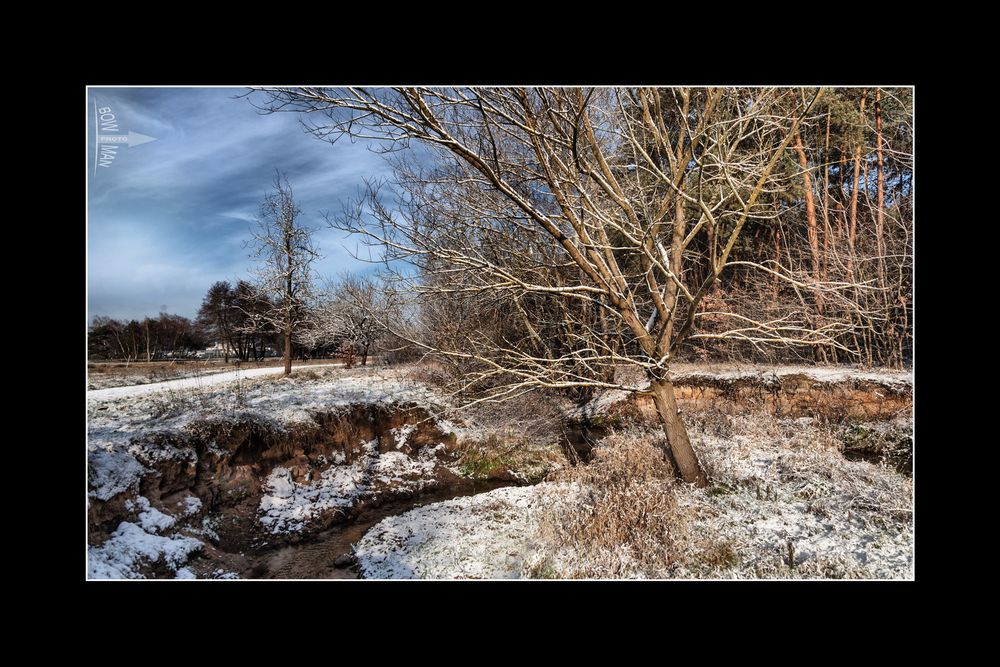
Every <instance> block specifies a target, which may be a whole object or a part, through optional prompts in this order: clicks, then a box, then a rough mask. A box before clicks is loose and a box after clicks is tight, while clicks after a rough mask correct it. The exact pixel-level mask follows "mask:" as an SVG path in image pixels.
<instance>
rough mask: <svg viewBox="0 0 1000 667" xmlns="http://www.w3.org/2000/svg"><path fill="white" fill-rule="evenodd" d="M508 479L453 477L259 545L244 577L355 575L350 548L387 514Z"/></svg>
mask: <svg viewBox="0 0 1000 667" xmlns="http://www.w3.org/2000/svg"><path fill="white" fill-rule="evenodd" d="M511 484H512V482H510V481H507V480H486V481H479V482H476V481H473V480H468V479H463V478H456V479H455V481H454V483H452V484H449V485H447V486H445V487H442V488H439V489H437V490H434V491H429V492H426V493H421V494H419V495H417V496H414V497H413V498H408V499H405V500H394V501H389V502H386V503H384V504H382V505H380V506H378V507H374V506H372V507H367V508H364V509H362V510H361V511H360V512H359V513H358V514H357V516H355V517H354V518H352V519H350V520H349V521H347V522H345V523H343V524H339V525H337V526H334V527H332V528H330V529H328V530H325V531H323V532H321V533H318V534H317V535H315V536H314V537H312V538H310V539H308V540H307V541H304V542H301V543H299V544H291V545H287V546H281V547H278V548H275V549H267V548H264V549H260V550H258V551H256V552H255V553H253V554H251V555H250V556H249V558H248V559H247V562H248V563H249V566H248V568H247V569H246V570H245V571H244V572H243V574H242V575H241V576H242V578H245V579H357V578H359V575H358V571H357V567H356V564H355V561H354V556H353V549H354V545H355V544H357V543H358V542H359V541H360V540H361V538H362V537H364V535H365V533H366V532H368V529H369V528H371V527H372V526H374V525H375V524H376V523H378V522H379V521H381V520H382V519H385V518H386V517H390V516H396V515H398V514H403V513H404V512H408V511H410V510H411V509H414V508H415V507H420V506H423V505H428V504H430V503H437V502H441V501H445V500H452V499H454V498H462V497H465V496H472V495H476V494H478V493H485V492H487V491H492V490H493V489H497V488H501V487H504V486H510V485H511Z"/></svg>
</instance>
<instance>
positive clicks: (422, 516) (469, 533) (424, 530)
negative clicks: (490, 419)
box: [355, 487, 542, 579]
mask: <svg viewBox="0 0 1000 667" xmlns="http://www.w3.org/2000/svg"><path fill="white" fill-rule="evenodd" d="M541 497H542V496H541V494H540V493H539V488H538V487H508V488H503V489H496V490H494V491H489V492H487V493H481V494H479V495H475V496H466V497H464V498H456V499H454V500H447V501H445V502H441V503H433V504H430V505H425V506H423V507H418V508H416V509H413V510H410V511H409V512H407V513H405V514H401V515H398V516H393V517H389V518H386V519H383V520H382V521H380V522H379V523H377V524H375V526H373V527H372V528H371V529H370V530H369V531H368V532H367V533H366V534H365V536H364V537H363V538H362V539H361V541H360V542H359V543H358V545H357V546H356V547H355V555H356V556H357V558H358V564H359V567H360V570H361V574H362V576H363V577H364V578H366V579H414V578H417V579H514V578H517V577H519V576H520V573H521V568H522V565H523V561H524V557H525V554H526V553H527V552H529V551H530V546H531V536H532V533H533V532H534V530H535V528H536V522H535V517H534V510H535V509H536V507H537V505H538V503H539V498H541Z"/></svg>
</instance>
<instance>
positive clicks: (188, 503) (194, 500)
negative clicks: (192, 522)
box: [184, 496, 201, 516]
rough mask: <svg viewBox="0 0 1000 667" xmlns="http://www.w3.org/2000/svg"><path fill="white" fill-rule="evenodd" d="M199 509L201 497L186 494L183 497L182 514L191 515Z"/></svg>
mask: <svg viewBox="0 0 1000 667" xmlns="http://www.w3.org/2000/svg"><path fill="white" fill-rule="evenodd" d="M200 511H201V498H199V497H198V496H188V497H186V498H185V499H184V516H191V515H192V514H197V513H198V512H200Z"/></svg>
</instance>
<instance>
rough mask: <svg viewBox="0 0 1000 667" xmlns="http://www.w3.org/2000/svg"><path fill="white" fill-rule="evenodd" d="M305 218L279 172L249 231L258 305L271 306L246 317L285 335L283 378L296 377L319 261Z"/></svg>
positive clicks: (286, 181) (289, 187)
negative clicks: (299, 332)
mask: <svg viewBox="0 0 1000 667" xmlns="http://www.w3.org/2000/svg"><path fill="white" fill-rule="evenodd" d="M301 213H302V209H301V208H299V205H298V204H297V203H296V202H295V197H294V195H293V193H292V186H291V185H290V184H289V182H288V178H287V177H285V176H283V175H281V174H280V173H277V172H276V173H275V177H274V191H273V192H270V193H268V194H267V195H265V196H264V200H263V201H262V202H261V205H260V215H259V216H258V218H257V226H256V228H255V229H254V230H253V231H252V232H251V234H252V239H253V240H252V244H253V254H252V255H251V256H252V257H254V258H256V259H257V261H258V265H257V269H256V274H257V289H258V290H259V292H260V296H261V299H259V300H258V301H259V302H263V303H271V304H273V305H272V306H271V307H270V308H269V309H268V310H267V312H264V313H247V314H248V316H249V315H253V316H255V317H257V316H260V317H263V318H264V319H265V320H266V321H267V324H268V325H270V327H272V328H273V329H274V330H275V331H277V332H278V333H280V334H281V337H282V340H283V343H284V362H285V375H290V374H291V372H292V338H293V336H294V335H295V332H296V328H297V327H298V326H299V324H300V323H301V322H302V321H303V319H304V317H305V314H306V311H307V310H308V301H309V298H310V295H311V293H312V275H311V267H312V263H313V261H315V260H316V258H317V257H319V254H318V252H317V250H316V248H315V247H314V246H313V242H312V232H313V230H311V229H310V228H308V227H303V226H302V225H301V224H299V223H298V218H299V216H300V215H301Z"/></svg>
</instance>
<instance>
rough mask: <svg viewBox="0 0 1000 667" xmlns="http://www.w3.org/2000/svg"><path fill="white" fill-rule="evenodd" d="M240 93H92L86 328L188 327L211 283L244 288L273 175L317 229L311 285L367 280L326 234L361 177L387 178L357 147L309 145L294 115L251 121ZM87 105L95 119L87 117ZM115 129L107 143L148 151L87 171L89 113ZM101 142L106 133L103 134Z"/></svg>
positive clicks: (341, 240) (348, 245)
mask: <svg viewBox="0 0 1000 667" xmlns="http://www.w3.org/2000/svg"><path fill="white" fill-rule="evenodd" d="M244 92H246V91H245V89H239V88H91V89H90V90H89V95H88V97H89V99H88V110H87V115H88V138H87V140H88V144H87V146H88V151H89V160H90V164H89V165H88V170H89V172H90V173H89V176H88V179H89V182H88V218H87V224H88V227H87V241H88V242H87V280H88V292H87V304H88V319H93V317H94V316H96V315H108V316H111V317H115V318H120V319H130V318H136V319H142V318H143V317H145V316H146V315H149V316H155V315H156V314H157V313H159V312H160V311H166V312H169V313H176V314H179V315H184V316H185V317H191V318H193V317H194V316H195V315H196V314H197V311H198V306H199V305H200V304H201V300H202V298H203V297H204V295H205V293H206V292H207V291H208V288H209V287H210V286H211V285H212V283H214V282H216V281H218V280H229V281H235V280H237V279H240V278H247V277H249V276H250V271H251V268H252V265H253V262H252V260H251V259H250V258H249V253H250V248H249V247H244V245H245V244H246V243H247V242H248V241H249V240H250V227H251V225H252V223H253V221H254V218H255V216H256V215H257V210H258V207H259V204H260V201H261V199H263V197H264V195H265V194H267V193H268V192H269V191H270V190H271V189H272V187H271V184H272V182H273V179H274V172H275V169H280V170H281V171H282V172H283V173H285V174H286V175H287V177H288V180H289V182H290V183H291V185H292V188H293V190H294V194H295V198H296V200H297V201H298V202H299V205H300V206H301V208H302V210H303V214H302V216H301V218H300V222H301V223H302V224H303V225H305V226H308V227H312V228H314V229H316V230H317V231H316V233H315V235H314V240H315V242H316V244H317V245H318V246H319V250H320V253H321V255H323V258H322V259H321V260H319V261H318V262H317V263H316V264H315V269H316V271H317V273H318V274H320V275H321V276H331V277H333V276H336V275H338V274H340V273H341V272H344V271H366V270H371V265H370V264H366V263H363V262H358V261H356V260H354V259H353V258H352V257H351V251H355V250H360V251H362V252H364V251H365V249H364V247H360V248H359V244H358V243H357V241H355V240H353V239H350V238H346V237H345V235H344V233H343V232H340V231H336V230H333V229H330V228H329V227H328V226H327V224H326V221H325V220H324V218H323V213H324V212H328V213H331V214H334V215H336V214H337V213H339V212H340V210H341V207H342V205H344V204H347V203H348V202H349V201H350V200H351V199H353V198H355V197H356V196H357V194H358V189H359V188H360V187H361V186H363V184H364V181H363V179H364V178H365V177H375V178H379V177H388V176H389V175H390V169H389V167H388V165H387V164H386V163H385V162H384V161H383V159H382V158H381V157H380V156H379V155H378V154H376V153H374V152H372V151H370V150H369V146H368V145H367V144H366V143H361V142H358V143H353V144H352V143H351V142H350V141H349V140H348V139H346V138H345V139H342V140H340V141H338V142H337V143H336V144H330V143H328V142H324V141H321V140H319V139H317V138H315V137H313V136H312V135H310V134H307V133H306V132H305V131H304V130H303V128H302V126H301V124H300V123H299V119H300V115H299V114H291V113H279V114H270V115H260V114H258V112H257V111H256V110H255V109H254V108H253V107H252V106H251V105H250V103H249V102H248V101H247V100H246V99H237V98H236V96H237V95H240V94H242V93H244ZM95 103H96V108H95ZM109 108H110V114H113V115H114V117H115V120H114V122H116V123H117V134H119V135H125V134H127V133H129V132H133V133H138V134H141V135H146V136H148V137H154V138H155V139H156V141H151V142H147V143H142V144H141V145H138V144H136V145H133V146H132V147H131V148H127V147H126V146H121V147H120V148H118V149H117V151H116V154H115V156H114V157H113V158H112V159H110V160H109V161H106V162H107V163H108V166H106V167H105V166H100V164H98V162H97V161H96V160H95V155H96V153H95V148H96V137H95V126H97V125H98V124H99V123H100V121H99V120H98V119H97V118H95V115H99V114H98V113H97V112H105V115H104V116H103V119H104V120H108V119H109V114H107V113H106V110H107V109H109ZM101 134H102V135H106V134H109V132H104V131H101Z"/></svg>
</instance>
